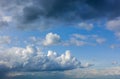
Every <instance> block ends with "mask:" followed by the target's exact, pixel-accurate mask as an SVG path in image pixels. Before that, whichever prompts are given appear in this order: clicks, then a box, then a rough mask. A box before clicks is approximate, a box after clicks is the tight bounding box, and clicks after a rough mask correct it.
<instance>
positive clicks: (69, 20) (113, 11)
mask: <svg viewBox="0 0 120 79" xmlns="http://www.w3.org/2000/svg"><path fill="white" fill-rule="evenodd" d="M8 2H9V4H8ZM119 4H120V1H119V0H100V1H97V0H92V1H91V0H12V1H8V0H1V1H0V6H1V11H0V12H3V13H4V14H6V12H8V11H9V16H12V17H13V18H14V19H15V20H14V21H15V24H17V25H16V26H17V27H19V28H22V29H26V28H27V29H36V28H37V29H43V30H44V29H48V28H50V27H55V26H61V25H64V24H69V25H71V24H72V25H74V24H75V23H77V22H81V21H86V20H95V19H97V20H100V19H101V18H107V19H112V18H116V17H119V16H120V9H119V7H120V5H119ZM5 16H6V15H5Z"/></svg>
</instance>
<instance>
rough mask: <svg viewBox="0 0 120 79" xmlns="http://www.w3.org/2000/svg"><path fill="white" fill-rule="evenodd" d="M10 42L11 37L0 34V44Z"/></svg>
mask: <svg viewBox="0 0 120 79" xmlns="http://www.w3.org/2000/svg"><path fill="white" fill-rule="evenodd" d="M9 43H11V38H10V37H9V36H0V44H9Z"/></svg>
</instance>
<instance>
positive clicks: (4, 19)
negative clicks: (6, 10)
mask: <svg viewBox="0 0 120 79" xmlns="http://www.w3.org/2000/svg"><path fill="white" fill-rule="evenodd" d="M2 21H5V22H11V21H12V17H11V16H3V17H2Z"/></svg>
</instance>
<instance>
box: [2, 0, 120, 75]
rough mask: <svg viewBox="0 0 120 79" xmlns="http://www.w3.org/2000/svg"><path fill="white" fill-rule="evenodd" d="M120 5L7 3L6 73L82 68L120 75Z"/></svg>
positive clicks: (68, 0) (85, 0) (57, 0)
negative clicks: (119, 69) (111, 71)
mask: <svg viewBox="0 0 120 79" xmlns="http://www.w3.org/2000/svg"><path fill="white" fill-rule="evenodd" d="M8 3H9V4H8ZM119 3H120V1H119V0H100V1H97V0H92V1H91V0H74V1H73V0H51V1H49V0H12V1H10V2H9V0H1V1H0V55H1V57H0V69H1V70H0V73H1V74H2V73H3V72H4V73H3V74H5V75H6V71H7V72H11V71H17V72H19V71H28V72H31V71H66V70H72V69H76V68H81V69H82V68H89V69H99V68H104V69H106V68H107V69H108V68H110V70H113V71H114V69H113V68H115V69H116V67H117V68H119V66H120V61H119V59H120V55H119V53H120V10H119V7H120V5H119ZM34 61H35V62H34ZM2 68H3V69H2ZM89 71H90V73H91V70H89ZM85 72H86V70H85ZM103 72H104V71H103ZM98 73H100V72H98Z"/></svg>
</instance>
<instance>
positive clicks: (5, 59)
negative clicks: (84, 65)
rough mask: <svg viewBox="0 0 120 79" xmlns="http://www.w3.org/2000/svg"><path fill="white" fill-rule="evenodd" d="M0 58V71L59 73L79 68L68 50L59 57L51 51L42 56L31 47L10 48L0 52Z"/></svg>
mask: <svg viewBox="0 0 120 79" xmlns="http://www.w3.org/2000/svg"><path fill="white" fill-rule="evenodd" d="M0 56H1V57H0V70H3V68H4V69H7V70H11V71H14V70H15V71H59V70H71V69H74V68H79V67H81V63H80V61H78V60H77V59H76V58H75V57H73V56H71V54H70V51H69V50H67V51H66V52H65V54H61V55H59V54H57V53H56V52H54V51H51V50H49V51H48V53H47V54H44V53H42V52H41V51H40V50H38V49H36V48H34V47H32V46H27V47H26V48H20V47H12V48H9V49H3V50H1V51H0Z"/></svg>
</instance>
